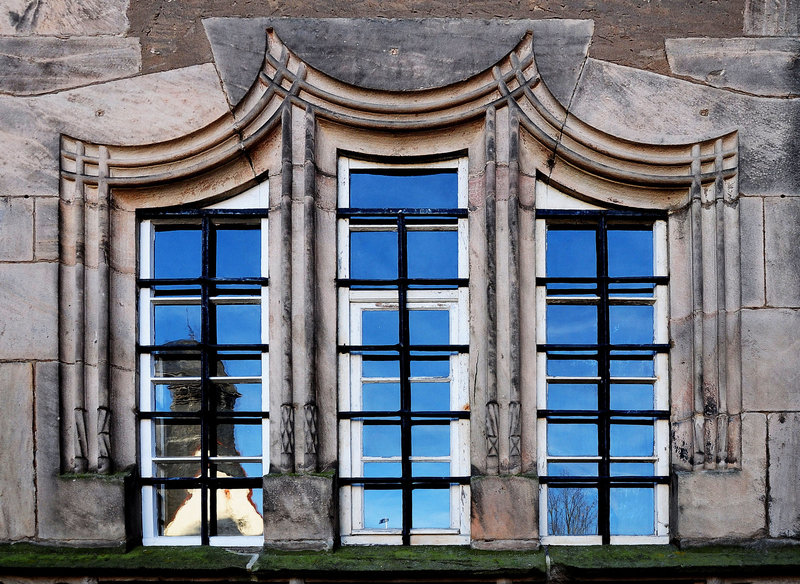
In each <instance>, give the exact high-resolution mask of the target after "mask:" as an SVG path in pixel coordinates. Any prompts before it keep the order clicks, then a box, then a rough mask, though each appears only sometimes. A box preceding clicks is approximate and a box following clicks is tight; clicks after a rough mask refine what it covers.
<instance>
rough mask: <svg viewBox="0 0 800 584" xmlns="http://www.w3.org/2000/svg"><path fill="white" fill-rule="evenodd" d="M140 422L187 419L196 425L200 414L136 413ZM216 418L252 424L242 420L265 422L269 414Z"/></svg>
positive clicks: (223, 414) (219, 414)
mask: <svg viewBox="0 0 800 584" xmlns="http://www.w3.org/2000/svg"><path fill="white" fill-rule="evenodd" d="M136 415H137V416H138V418H139V419H140V420H154V419H161V418H163V419H166V420H168V419H170V418H176V419H181V420H185V419H187V418H190V419H195V420H197V422H198V423H201V417H200V412H170V411H153V412H137V414H136ZM216 417H217V418H219V419H225V420H237V419H238V418H243V422H242V423H245V424H247V423H252V422H248V421H244V420H258V421H261V420H266V419H269V412H257V411H246V412H235V411H231V412H217V414H216Z"/></svg>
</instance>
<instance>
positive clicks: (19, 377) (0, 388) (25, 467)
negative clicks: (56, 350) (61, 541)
mask: <svg viewBox="0 0 800 584" xmlns="http://www.w3.org/2000/svg"><path fill="white" fill-rule="evenodd" d="M0 403H2V407H1V408H0V410H1V411H2V413H3V414H2V416H0V436H2V440H3V446H2V448H0V469H2V472H0V541H14V540H19V539H26V538H32V537H34V536H35V535H36V533H35V529H36V509H35V505H36V493H35V492H34V485H35V484H36V463H35V459H34V453H33V443H34V440H33V367H32V366H31V364H30V363H0Z"/></svg>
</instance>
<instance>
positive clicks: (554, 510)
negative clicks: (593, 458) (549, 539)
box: [547, 486, 597, 535]
mask: <svg viewBox="0 0 800 584" xmlns="http://www.w3.org/2000/svg"><path fill="white" fill-rule="evenodd" d="M547 525H548V528H549V531H548V532H549V534H550V535H597V489H594V488H586V487H552V486H551V487H547Z"/></svg>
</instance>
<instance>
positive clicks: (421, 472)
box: [411, 462, 450, 477]
mask: <svg viewBox="0 0 800 584" xmlns="http://www.w3.org/2000/svg"><path fill="white" fill-rule="evenodd" d="M411 476H415V477H449V476H450V463H449V462H412V463H411Z"/></svg>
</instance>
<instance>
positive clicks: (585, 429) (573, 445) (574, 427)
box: [547, 423, 597, 456]
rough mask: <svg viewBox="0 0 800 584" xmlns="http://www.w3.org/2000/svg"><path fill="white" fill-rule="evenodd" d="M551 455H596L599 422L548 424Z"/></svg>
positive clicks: (548, 444) (548, 445)
mask: <svg viewBox="0 0 800 584" xmlns="http://www.w3.org/2000/svg"><path fill="white" fill-rule="evenodd" d="M547 454H549V455H550V456H596V455H597V424H586V423H583V424H581V423H574V424H553V423H549V424H547Z"/></svg>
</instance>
